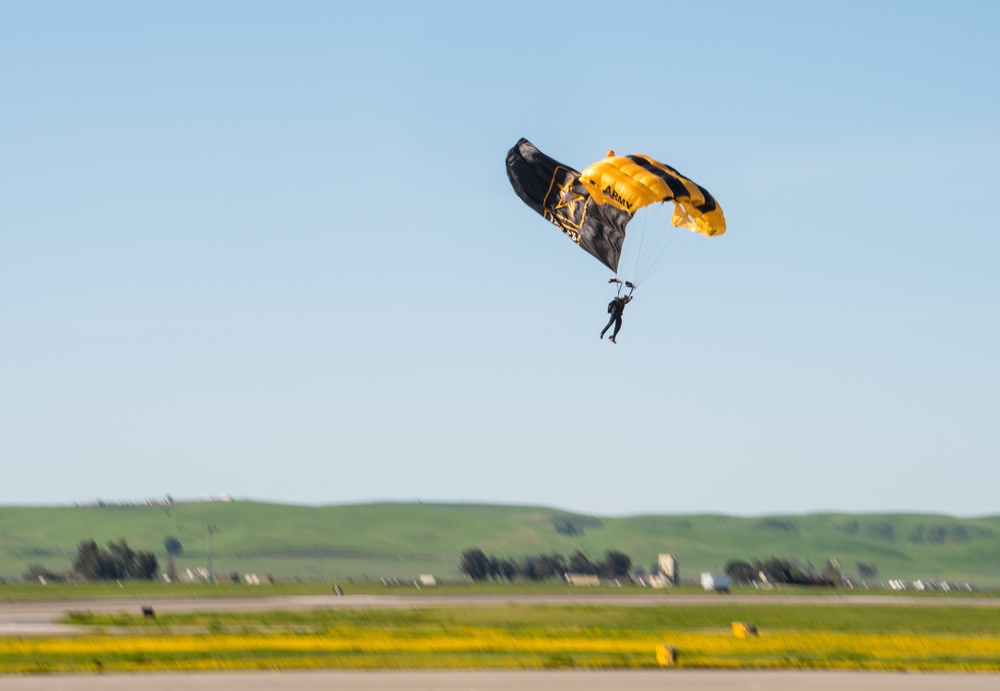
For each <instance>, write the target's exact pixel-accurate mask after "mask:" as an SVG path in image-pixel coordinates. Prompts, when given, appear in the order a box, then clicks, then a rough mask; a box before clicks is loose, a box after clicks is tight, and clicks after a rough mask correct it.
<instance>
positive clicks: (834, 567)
mask: <svg viewBox="0 0 1000 691" xmlns="http://www.w3.org/2000/svg"><path fill="white" fill-rule="evenodd" d="M820 578H821V582H820V585H840V584H841V583H842V582H843V580H844V579H843V577H842V576H841V573H840V564H839V563H838V562H837V560H836V559H828V560H827V561H826V563H824V564H823V570H822V572H820Z"/></svg>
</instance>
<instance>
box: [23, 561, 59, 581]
mask: <svg viewBox="0 0 1000 691" xmlns="http://www.w3.org/2000/svg"><path fill="white" fill-rule="evenodd" d="M24 580H26V581H40V580H45V581H53V582H58V581H64V580H66V577H65V576H64V575H63V574H61V573H55V572H53V571H50V570H49V569H48V568H47V567H46V566H44V565H42V564H38V563H32V564H28V570H27V571H26V572H25V574H24Z"/></svg>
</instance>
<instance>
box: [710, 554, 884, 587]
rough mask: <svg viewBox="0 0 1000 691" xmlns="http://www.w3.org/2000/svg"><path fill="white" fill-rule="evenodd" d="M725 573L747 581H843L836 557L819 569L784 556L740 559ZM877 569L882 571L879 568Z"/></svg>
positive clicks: (833, 583)
mask: <svg viewBox="0 0 1000 691" xmlns="http://www.w3.org/2000/svg"><path fill="white" fill-rule="evenodd" d="M858 566H862V565H861V564H859V565H858ZM872 568H874V567H872ZM725 573H726V575H727V576H729V578H730V579H731V580H732V581H734V582H736V583H743V584H750V583H771V584H784V585H817V586H836V585H840V584H841V583H842V581H843V578H842V576H841V573H840V565H839V564H838V563H837V562H836V561H833V560H828V561H826V562H825V563H824V564H823V567H822V568H821V569H819V570H817V569H815V568H814V567H813V566H812V565H811V564H810V565H808V566H806V567H805V568H803V567H801V566H800V565H799V564H798V562H796V561H793V560H791V559H786V558H784V557H768V558H767V559H752V560H751V561H743V560H738V559H737V560H733V561H730V562H728V563H727V564H726V568H725ZM875 573H878V571H877V570H875Z"/></svg>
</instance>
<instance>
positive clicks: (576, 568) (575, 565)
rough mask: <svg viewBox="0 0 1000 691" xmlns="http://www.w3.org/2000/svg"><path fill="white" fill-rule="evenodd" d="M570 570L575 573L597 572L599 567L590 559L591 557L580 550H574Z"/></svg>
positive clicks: (570, 558) (570, 560) (570, 559)
mask: <svg viewBox="0 0 1000 691" xmlns="http://www.w3.org/2000/svg"><path fill="white" fill-rule="evenodd" d="M569 570H570V571H571V572H573V573H589V574H596V573H597V568H596V567H595V566H594V564H593V563H592V562H591V561H590V557H588V556H587V555H586V554H584V553H583V552H581V551H580V550H577V551H575V552H573V554H571V555H570V556H569Z"/></svg>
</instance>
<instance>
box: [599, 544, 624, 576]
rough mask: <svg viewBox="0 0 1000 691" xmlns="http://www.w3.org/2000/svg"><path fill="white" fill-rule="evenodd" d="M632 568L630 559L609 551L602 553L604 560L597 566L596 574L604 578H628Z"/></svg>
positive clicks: (617, 552) (615, 551)
mask: <svg viewBox="0 0 1000 691" xmlns="http://www.w3.org/2000/svg"><path fill="white" fill-rule="evenodd" d="M631 568H632V559H630V558H629V556H628V555H627V554H625V553H624V552H619V551H618V550H614V549H609V550H608V551H607V552H605V553H604V559H603V560H602V561H601V563H600V564H599V565H598V572H599V573H600V574H601V575H602V576H604V577H605V578H628V572H629V570H631Z"/></svg>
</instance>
